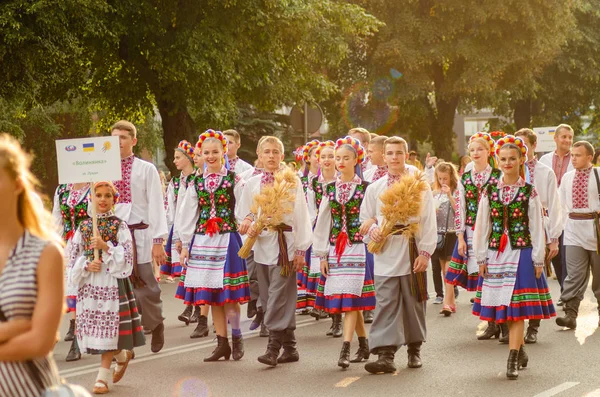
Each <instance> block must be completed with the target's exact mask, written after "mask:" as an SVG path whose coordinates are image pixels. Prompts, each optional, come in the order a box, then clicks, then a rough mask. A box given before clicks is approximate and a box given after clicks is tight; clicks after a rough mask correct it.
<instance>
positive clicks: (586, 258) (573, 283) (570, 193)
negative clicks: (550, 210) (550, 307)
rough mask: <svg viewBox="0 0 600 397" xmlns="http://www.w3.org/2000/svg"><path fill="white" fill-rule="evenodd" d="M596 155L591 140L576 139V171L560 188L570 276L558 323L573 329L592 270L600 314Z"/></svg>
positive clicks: (599, 205)
mask: <svg viewBox="0 0 600 397" xmlns="http://www.w3.org/2000/svg"><path fill="white" fill-rule="evenodd" d="M593 156H594V147H593V146H592V145H591V144H590V143H589V142H586V141H579V142H576V143H575V144H574V145H573V149H572V150H571V161H572V162H573V167H574V168H575V170H574V171H570V172H567V173H566V174H565V176H564V177H563V179H562V183H561V185H560V188H559V189H558V190H559V195H560V202H561V204H562V206H563V211H564V213H565V214H568V215H567V216H565V217H566V222H565V232H564V242H565V249H566V251H567V252H566V257H567V278H566V279H565V282H564V284H563V287H564V289H563V292H562V294H561V299H562V301H563V302H564V305H565V316H564V317H559V318H557V319H556V324H558V325H560V326H561V327H568V328H571V329H575V328H577V315H578V312H579V303H580V302H581V301H582V300H583V296H584V294H585V290H586V289H587V285H588V282H589V279H590V269H591V271H592V278H593V279H592V290H593V292H594V295H595V296H596V300H597V301H598V314H599V315H600V282H599V281H598V279H597V278H598V277H600V276H598V275H599V274H600V255H599V253H600V244H599V241H600V240H599V237H598V213H600V172H598V169H597V168H594V167H593V165H592V158H593ZM599 326H600V322H599Z"/></svg>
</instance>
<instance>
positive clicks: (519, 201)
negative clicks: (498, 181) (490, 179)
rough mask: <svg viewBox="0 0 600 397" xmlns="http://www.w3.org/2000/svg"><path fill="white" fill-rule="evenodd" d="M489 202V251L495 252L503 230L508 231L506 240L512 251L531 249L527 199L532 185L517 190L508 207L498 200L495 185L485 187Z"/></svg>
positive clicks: (498, 195)
mask: <svg viewBox="0 0 600 397" xmlns="http://www.w3.org/2000/svg"><path fill="white" fill-rule="evenodd" d="M486 189H487V194H488V198H489V200H490V218H491V221H492V233H491V234H490V239H489V249H490V250H493V251H497V250H498V248H499V247H500V238H501V237H502V234H503V233H504V229H505V228H506V229H507V230H508V240H509V241H510V246H511V248H512V249H523V248H531V234H530V233H529V210H528V209H529V205H528V204H529V197H531V192H532V185H530V184H528V183H527V184H526V185H525V186H523V187H521V188H519V190H518V192H517V194H516V196H515V198H514V199H513V200H512V201H511V202H510V204H508V205H504V204H503V203H502V200H501V199H500V189H498V186H496V185H487V187H486Z"/></svg>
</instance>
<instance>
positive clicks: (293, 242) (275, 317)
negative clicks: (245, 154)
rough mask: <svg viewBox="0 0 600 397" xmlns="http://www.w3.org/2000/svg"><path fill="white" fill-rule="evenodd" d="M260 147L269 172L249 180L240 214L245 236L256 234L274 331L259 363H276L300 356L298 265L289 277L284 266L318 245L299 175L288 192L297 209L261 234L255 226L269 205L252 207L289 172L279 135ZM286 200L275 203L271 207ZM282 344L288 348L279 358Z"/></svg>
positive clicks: (267, 317)
mask: <svg viewBox="0 0 600 397" xmlns="http://www.w3.org/2000/svg"><path fill="white" fill-rule="evenodd" d="M259 151H260V158H261V160H262V163H263V166H264V171H263V173H262V174H261V175H257V176H255V177H252V178H250V179H249V180H248V181H247V183H246V186H245V187H244V190H243V192H242V197H241V199H240V202H239V205H238V207H237V209H236V215H237V218H238V221H239V223H240V227H239V231H240V234H242V235H244V234H246V233H247V234H248V237H249V238H252V239H254V238H256V243H255V245H254V260H255V262H256V264H255V266H256V272H257V275H258V283H259V286H260V300H261V302H262V308H263V309H264V323H265V326H266V327H267V329H268V330H269V343H268V346H267V351H266V353H265V354H264V355H262V356H260V357H259V358H258V361H259V362H261V363H263V364H266V365H270V366H276V365H277V364H278V363H286V362H293V361H298V359H299V356H298V351H297V350H296V337H295V335H294V330H295V329H296V299H297V287H296V277H295V272H294V271H293V269H292V270H290V271H289V273H288V274H287V275H281V271H282V270H283V268H285V269H289V267H291V266H292V263H291V262H292V261H293V266H294V267H295V269H296V270H299V269H301V268H302V266H304V263H305V260H304V256H305V253H306V250H307V249H308V247H309V246H310V245H311V243H312V230H311V224H310V218H309V214H308V206H307V204H306V198H305V196H304V192H303V190H302V184H301V183H300V180H299V179H298V178H297V177H296V176H294V179H295V181H294V182H297V183H295V188H294V189H293V190H294V191H290V192H288V194H289V195H290V196H293V211H292V212H291V213H287V214H285V215H284V216H283V222H282V223H281V224H279V225H272V226H270V227H269V228H268V229H267V230H264V231H259V233H260V234H257V231H256V230H254V225H253V224H254V223H256V220H257V217H258V219H260V217H261V216H260V215H261V213H263V212H266V211H265V208H263V207H261V208H260V209H259V210H258V213H255V212H253V211H252V210H253V208H252V207H253V206H254V205H253V204H254V199H255V197H256V196H257V195H260V194H261V191H262V190H263V189H264V188H266V187H267V186H274V183H275V174H276V173H278V172H285V171H284V169H285V168H283V167H281V161H282V160H283V155H284V153H283V144H282V143H281V141H280V140H279V139H278V138H276V137H267V138H265V139H264V140H263V141H262V142H261V146H260V148H259ZM280 167H281V168H280ZM285 204H286V203H284V202H280V203H275V202H273V203H272V204H270V205H279V206H283V205H285ZM288 204H289V203H288ZM255 210H256V209H255ZM282 346H283V349H284V352H283V354H282V355H281V356H279V351H280V349H281V347H282ZM278 356H279V358H278Z"/></svg>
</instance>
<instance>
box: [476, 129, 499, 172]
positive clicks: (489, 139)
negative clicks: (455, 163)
mask: <svg viewBox="0 0 600 397" xmlns="http://www.w3.org/2000/svg"><path fill="white" fill-rule="evenodd" d="M478 140H479V141H481V140H483V141H485V143H486V145H487V147H488V148H489V149H488V151H489V157H488V163H489V164H490V165H491V166H492V167H495V166H496V163H495V161H494V148H495V145H496V142H495V141H494V139H493V138H492V137H491V135H490V134H488V133H486V132H478V133H476V134H473V136H471V138H469V146H470V145H471V143H473V142H475V141H478Z"/></svg>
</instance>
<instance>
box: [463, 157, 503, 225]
mask: <svg viewBox="0 0 600 397" xmlns="http://www.w3.org/2000/svg"><path fill="white" fill-rule="evenodd" d="M501 174H502V172H501V171H500V170H499V169H496V168H493V169H492V172H491V174H490V178H489V179H488V180H487V181H486V182H485V184H484V185H483V186H482V187H481V190H483V189H485V188H486V186H488V185H494V186H495V185H496V184H497V183H498V181H499V180H500V175H501ZM471 175H472V170H471V171H468V172H465V173H464V174H463V175H462V178H461V180H462V184H463V186H464V187H465V209H466V214H465V225H467V226H471V227H472V226H475V219H476V218H477V206H478V205H479V197H480V190H479V188H478V187H477V186H476V185H475V183H473V179H472V178H471Z"/></svg>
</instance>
